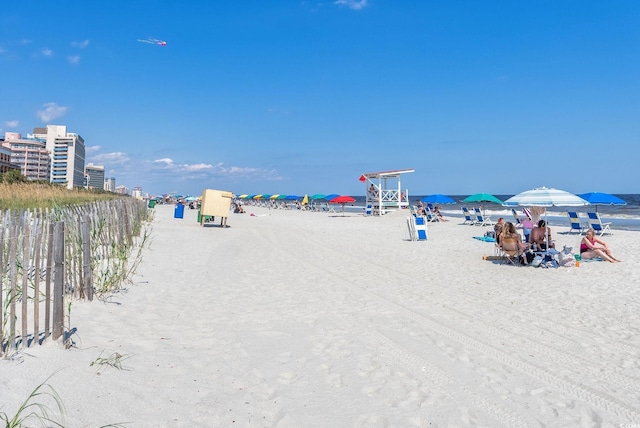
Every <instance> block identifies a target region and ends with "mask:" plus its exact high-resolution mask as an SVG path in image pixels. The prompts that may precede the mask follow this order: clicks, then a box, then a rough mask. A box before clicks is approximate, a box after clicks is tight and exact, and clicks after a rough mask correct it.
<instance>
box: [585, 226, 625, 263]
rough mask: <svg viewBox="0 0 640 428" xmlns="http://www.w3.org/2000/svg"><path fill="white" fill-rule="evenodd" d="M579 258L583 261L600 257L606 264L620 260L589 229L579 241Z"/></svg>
mask: <svg viewBox="0 0 640 428" xmlns="http://www.w3.org/2000/svg"><path fill="white" fill-rule="evenodd" d="M580 257H582V258H583V259H593V258H596V257H602V259H603V260H606V261H608V262H611V263H614V262H621V261H622V260H618V259H616V258H615V257H614V256H613V254H611V250H610V249H609V246H608V245H607V243H606V242H604V241H603V240H602V239H600V238H597V237H596V232H595V231H594V230H593V229H591V228H589V230H587V234H586V236H585V237H584V238H582V241H580Z"/></svg>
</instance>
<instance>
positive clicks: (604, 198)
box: [578, 192, 627, 212]
mask: <svg viewBox="0 0 640 428" xmlns="http://www.w3.org/2000/svg"><path fill="white" fill-rule="evenodd" d="M578 196H580V197H581V198H582V199H584V200H585V201H587V202H589V203H590V204H592V205H595V206H596V212H597V211H598V205H627V202H626V201H625V200H623V199H620V198H619V197H617V196H615V195H611V194H609V193H601V192H589V193H582V194H580V195H578Z"/></svg>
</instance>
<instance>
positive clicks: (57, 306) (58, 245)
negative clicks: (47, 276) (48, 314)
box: [52, 221, 64, 340]
mask: <svg viewBox="0 0 640 428" xmlns="http://www.w3.org/2000/svg"><path fill="white" fill-rule="evenodd" d="M63 329H64V222H63V221H57V222H56V224H55V225H54V227H53V331H52V338H53V340H58V338H59V337H60V336H62V334H63V332H64V331H63Z"/></svg>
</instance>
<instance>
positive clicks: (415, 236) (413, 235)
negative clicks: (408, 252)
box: [407, 216, 427, 241]
mask: <svg viewBox="0 0 640 428" xmlns="http://www.w3.org/2000/svg"><path fill="white" fill-rule="evenodd" d="M407 227H408V228H409V238H410V239H411V240H412V241H426V240H427V221H426V219H425V218H424V217H422V216H417V217H414V216H411V217H407Z"/></svg>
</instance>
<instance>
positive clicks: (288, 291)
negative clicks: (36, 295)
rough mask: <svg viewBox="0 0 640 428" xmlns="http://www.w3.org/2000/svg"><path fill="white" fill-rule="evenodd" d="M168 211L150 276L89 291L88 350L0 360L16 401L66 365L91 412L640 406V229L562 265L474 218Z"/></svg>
mask: <svg viewBox="0 0 640 428" xmlns="http://www.w3.org/2000/svg"><path fill="white" fill-rule="evenodd" d="M155 210H156V214H155V220H154V230H153V242H152V244H151V247H150V248H149V249H148V250H146V251H145V256H144V257H145V258H144V262H143V263H142V265H141V266H140V268H139V270H138V273H139V275H138V276H137V278H136V279H137V282H136V284H133V285H131V286H129V287H128V290H127V291H126V292H123V293H118V294H117V295H114V296H113V297H112V298H111V299H110V300H109V303H101V302H93V303H83V302H75V303H73V305H72V312H71V325H72V326H74V327H76V328H77V333H76V335H75V337H74V338H75V341H76V347H75V348H73V349H70V350H64V349H61V348H60V346H59V345H58V344H55V343H50V344H47V345H45V346H43V347H36V348H30V349H28V350H26V351H24V352H22V353H21V354H20V355H19V357H18V358H16V359H14V360H10V361H0V380H1V383H2V385H3V388H1V389H0V403H2V404H0V411H1V412H6V413H9V414H11V413H12V412H15V409H16V408H17V407H18V406H19V404H20V402H21V401H22V400H23V399H24V398H26V396H27V395H28V394H29V392H30V391H31V390H32V389H33V388H34V387H35V386H37V384H39V383H40V382H42V381H43V380H45V379H46V378H47V377H48V376H50V375H52V374H53V377H52V378H51V379H50V380H49V384H51V385H52V386H53V387H54V388H55V390H56V391H57V392H58V393H59V394H60V396H61V398H62V400H63V402H64V403H65V406H66V416H65V426H73V427H80V426H82V427H85V426H86V427H94V426H100V425H105V424H110V423H128V424H129V425H128V426H134V427H166V426H175V427H184V426H206V427H209V426H211V427H216V426H224V427H227V426H239V427H242V426H247V427H352V426H356V427H428V426H429V427H433V426H441V427H446V426H455V427H464V426H469V427H475V426H485V427H540V426H548V427H567V426H584V427H592V426H593V427H596V426H604V427H607V426H609V427H619V426H621V424H640V395H638V391H640V363H639V361H640V358H639V356H640V297H639V293H638V286H639V284H640V268H638V266H637V264H636V263H634V262H633V260H634V259H635V258H637V254H638V253H639V249H640V240H639V239H638V238H640V234H639V233H638V232H629V231H625V232H615V234H614V235H613V236H610V237H606V240H607V242H609V244H610V246H611V247H612V249H613V251H614V253H615V254H616V255H617V256H618V257H619V258H621V259H623V260H625V262H623V263H617V264H609V263H606V262H588V263H583V264H582V266H581V267H579V268H576V267H562V268H559V269H542V268H533V267H513V266H507V265H502V264H500V263H499V262H494V261H486V260H483V259H482V256H483V255H491V254H493V251H494V250H493V244H491V243H486V242H481V241H478V240H475V239H472V237H473V236H480V235H482V234H483V233H484V231H485V230H488V229H487V228H481V227H475V226H467V225H460V224H459V223H460V222H461V220H459V219H453V220H452V221H450V222H448V223H439V224H432V225H429V230H428V233H429V240H428V241H427V242H410V241H408V232H407V228H406V221H405V220H406V216H407V213H406V212H397V213H392V214H389V215H386V216H383V217H363V216H362V215H358V214H354V213H346V214H345V215H344V216H342V214H341V213H338V214H321V213H310V212H299V211H281V210H267V209H264V208H256V207H247V211H248V213H247V214H232V215H231V216H230V218H229V222H228V223H229V225H230V227H228V228H226V229H222V228H220V227H217V226H207V227H205V228H201V227H200V226H199V224H198V223H197V222H196V219H195V217H196V213H195V211H193V210H188V209H187V210H186V211H185V218H184V219H174V218H173V207H171V206H158V207H156V209H155ZM250 213H253V214H254V215H253V216H252V215H250ZM568 229H569V228H568V222H567V227H566V228H564V229H563V228H559V227H556V228H554V237H555V239H556V241H557V246H558V247H560V248H562V246H563V245H569V246H573V247H574V249H577V247H578V243H579V237H576V236H575V235H573V236H570V235H565V234H562V233H560V232H564V231H567V230H568ZM114 353H119V354H120V355H122V356H123V357H126V358H123V359H122V367H123V368H122V369H121V370H119V369H116V368H109V367H105V366H96V364H94V365H93V366H92V365H91V363H92V362H95V361H96V359H97V358H99V357H100V356H102V357H106V356H110V355H114ZM57 370H59V371H57ZM56 371H57V372H56ZM54 373H55V374H54ZM629 426H631V425H629ZM633 426H636V425H633ZM638 426H640V425H638Z"/></svg>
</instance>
